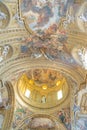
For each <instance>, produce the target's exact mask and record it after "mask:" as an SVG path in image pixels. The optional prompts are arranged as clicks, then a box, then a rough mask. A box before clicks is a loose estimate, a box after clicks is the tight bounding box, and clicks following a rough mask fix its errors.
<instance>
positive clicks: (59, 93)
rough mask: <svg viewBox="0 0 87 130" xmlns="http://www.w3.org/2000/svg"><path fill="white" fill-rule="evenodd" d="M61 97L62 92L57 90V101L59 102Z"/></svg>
mask: <svg viewBox="0 0 87 130" xmlns="http://www.w3.org/2000/svg"><path fill="white" fill-rule="evenodd" d="M62 97H63V93H62V90H59V91H58V92H57V99H58V100H60V99H61V98H62Z"/></svg>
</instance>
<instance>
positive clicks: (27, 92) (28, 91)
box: [25, 89, 31, 98]
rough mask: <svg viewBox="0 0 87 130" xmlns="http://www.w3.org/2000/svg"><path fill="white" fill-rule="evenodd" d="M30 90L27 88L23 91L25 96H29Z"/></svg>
mask: <svg viewBox="0 0 87 130" xmlns="http://www.w3.org/2000/svg"><path fill="white" fill-rule="evenodd" d="M30 93H31V92H30V90H28V89H26V91H25V96H26V97H27V98H29V97H30Z"/></svg>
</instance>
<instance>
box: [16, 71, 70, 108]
mask: <svg viewBox="0 0 87 130" xmlns="http://www.w3.org/2000/svg"><path fill="white" fill-rule="evenodd" d="M17 90H18V92H17V93H18V95H19V97H22V98H23V100H24V102H25V103H27V104H29V105H30V106H34V107H36V108H38V109H39V110H40V108H42V109H43V108H47V109H48V108H50V109H51V108H55V107H56V106H57V105H58V104H61V103H63V102H64V101H65V100H66V99H67V98H69V96H70V95H69V91H70V88H69V86H68V83H67V79H66V78H65V77H64V75H63V74H61V73H59V72H58V71H55V70H52V69H31V70H29V72H27V74H26V73H24V74H23V75H22V76H21V77H20V78H19V80H18V83H17ZM35 95H37V96H35ZM50 99H51V100H50ZM51 102H52V104H51Z"/></svg>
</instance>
